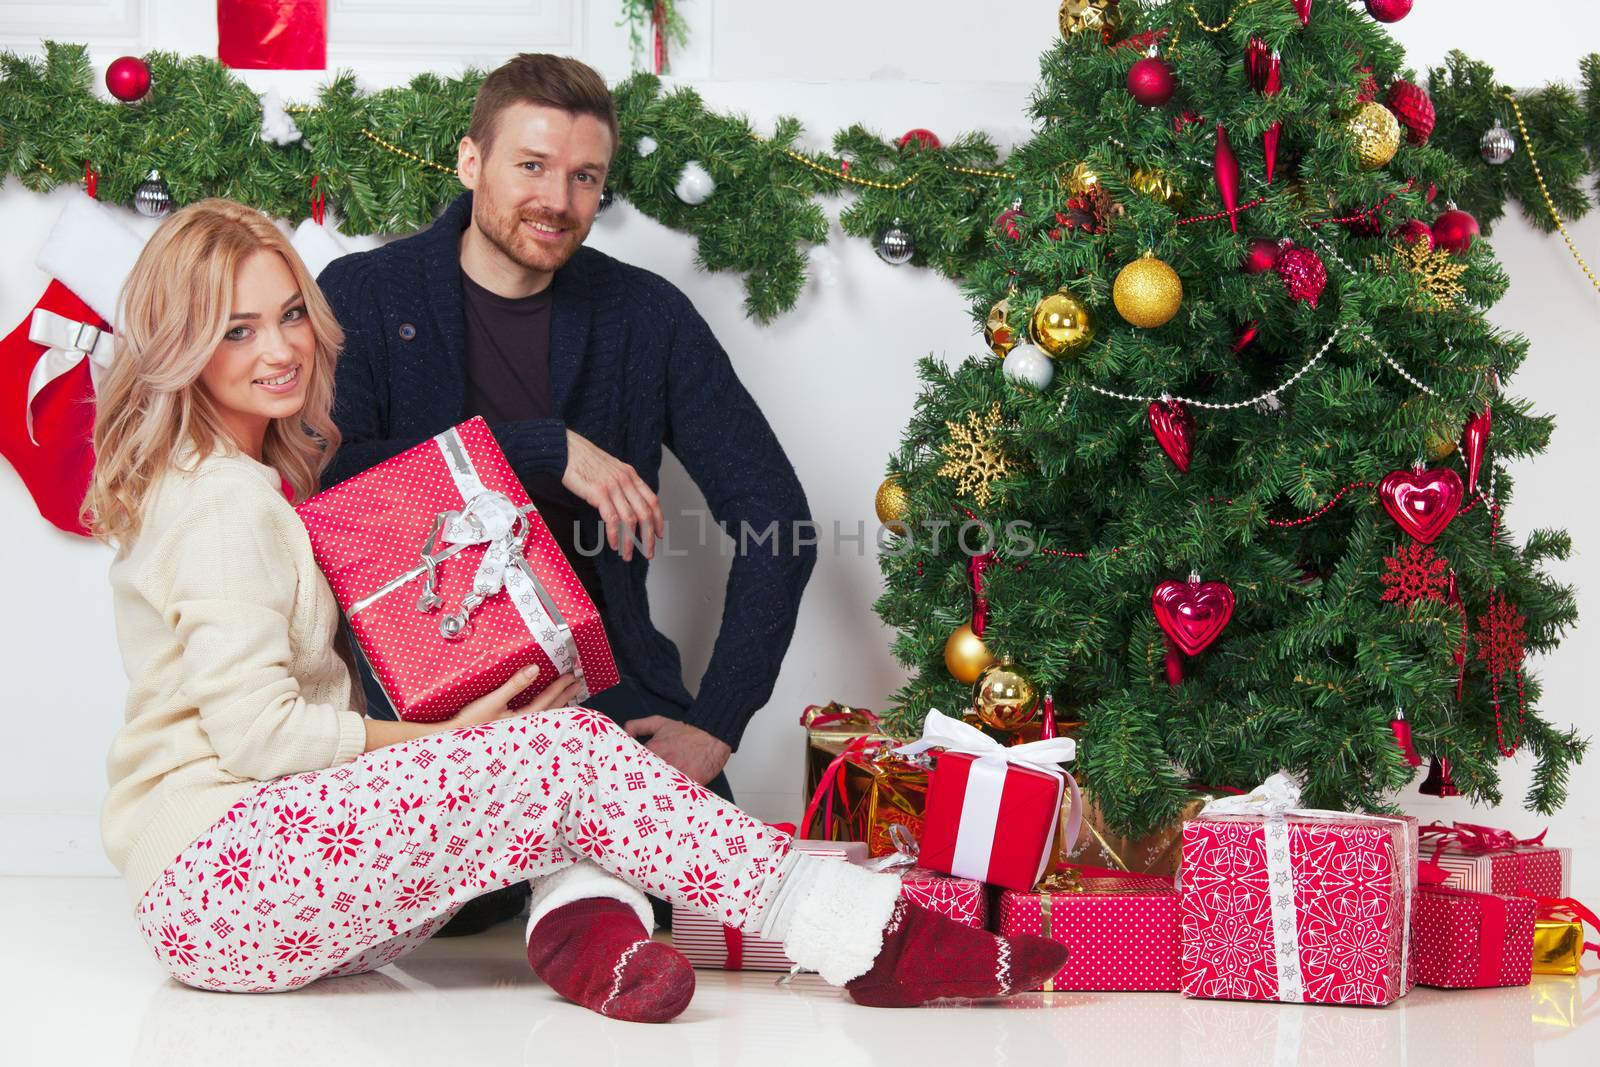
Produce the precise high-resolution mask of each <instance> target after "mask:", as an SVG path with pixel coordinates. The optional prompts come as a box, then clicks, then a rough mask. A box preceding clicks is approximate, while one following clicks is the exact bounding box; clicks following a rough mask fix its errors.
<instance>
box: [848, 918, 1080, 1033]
mask: <svg viewBox="0 0 1600 1067" xmlns="http://www.w3.org/2000/svg"><path fill="white" fill-rule="evenodd" d="M1066 962H1067V949H1066V946H1064V945H1061V944H1058V943H1057V942H1055V941H1050V940H1048V939H1046V938H1042V937H1026V936H1022V937H1013V938H1005V937H996V936H995V935H994V934H991V933H988V932H987V931H984V930H974V929H973V928H972V927H970V926H963V925H961V924H960V923H958V922H956V921H955V920H953V919H947V918H945V917H944V916H943V915H940V914H938V913H936V912H932V911H928V910H927V909H926V908H920V907H918V906H917V905H915V904H909V903H907V902H906V901H904V900H901V901H899V902H897V903H896V904H895V908H894V914H893V916H892V917H891V918H890V919H889V925H888V926H886V927H885V928H884V931H883V950H882V951H881V952H879V953H878V956H877V959H876V960H874V961H873V964H872V969H871V970H870V971H868V972H867V973H866V974H864V975H862V976H861V977H859V978H856V979H854V980H853V981H851V982H850V983H849V984H848V985H846V986H845V989H846V990H848V991H849V993H850V998H851V999H852V1000H854V1001H855V1002H856V1003H857V1004H865V1005H866V1006H868V1007H871V1008H912V1007H916V1006H917V1005H918V1004H924V1003H926V1002H928V1001H930V1000H937V999H939V998H940V997H1004V996H1010V995H1011V994H1012V993H1014V992H1022V991H1025V990H1029V989H1037V988H1038V987H1039V986H1041V985H1043V984H1044V981H1045V979H1047V978H1053V977H1054V976H1055V975H1056V973H1057V972H1059V971H1060V970H1061V968H1062V967H1063V966H1064V965H1065V964H1066Z"/></svg>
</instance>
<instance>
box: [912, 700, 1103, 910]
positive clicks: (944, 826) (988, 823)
mask: <svg viewBox="0 0 1600 1067" xmlns="http://www.w3.org/2000/svg"><path fill="white" fill-rule="evenodd" d="M930 749H943V751H942V752H941V753H940V754H939V755H938V756H937V757H936V762H935V764H934V768H933V773H932V774H930V775H929V776H928V807H927V811H926V813H925V815H924V817H923V823H922V840H921V843H920V845H921V848H920V851H919V853H918V856H917V862H919V863H921V864H922V865H923V866H924V867H928V868H931V869H933V870H935V871H939V872H941V873H944V874H953V875H956V876H957V877H959V878H971V879H972V880H974V881H978V882H987V883H989V884H990V885H997V886H1000V887H1002V888H1004V889H1019V890H1023V891H1026V890H1029V889H1032V888H1033V887H1034V885H1035V883H1037V882H1038V881H1039V878H1040V877H1041V876H1042V875H1043V874H1044V872H1045V868H1046V867H1047V866H1048V865H1049V863H1050V858H1051V854H1052V853H1051V848H1050V844H1051V840H1052V838H1053V837H1054V835H1055V828H1056V820H1057V817H1058V815H1059V814H1060V811H1061V794H1062V792H1063V790H1064V789H1066V788H1067V787H1068V786H1069V785H1070V787H1071V789H1072V809H1071V811H1072V814H1071V816H1070V817H1069V820H1068V826H1067V827H1066V828H1065V829H1064V831H1063V839H1064V840H1065V842H1066V844H1065V847H1064V849H1063V851H1070V850H1071V848H1072V845H1073V843H1074V842H1075V841H1076V839H1077V836H1078V826H1079V824H1080V813H1081V811H1082V807H1083V805H1082V801H1081V798H1080V796H1079V793H1078V784H1077V782H1075V781H1073V779H1072V776H1071V775H1070V774H1067V773H1066V772H1064V771H1062V770H1061V769H1060V764H1062V763H1065V762H1067V761H1069V760H1071V759H1072V758H1073V756H1074V755H1075V754H1076V752H1077V743H1076V742H1074V741H1073V740H1072V738H1070V737H1052V738H1049V739H1047V740H1043V741H1030V742H1028V743H1027V744H1024V745H1013V746H1011V747H1009V748H1007V747H1006V746H1004V745H1002V744H1000V742H998V741H996V740H994V738H992V737H990V736H989V735H988V734H985V733H984V732H983V731H982V730H979V729H978V728H977V727H975V726H971V725H969V724H967V723H964V722H962V721H961V720H960V719H953V718H951V717H950V716H948V715H944V714H942V713H940V712H939V711H938V710H937V709H933V710H930V711H929V712H928V717H927V719H926V720H925V721H924V723H923V727H922V738H921V739H920V740H918V741H915V742H913V743H911V744H909V745H905V746H902V747H901V748H898V749H896V750H895V751H896V752H897V753H898V754H900V755H907V756H912V755H917V754H919V753H922V752H927V751H929V750H930Z"/></svg>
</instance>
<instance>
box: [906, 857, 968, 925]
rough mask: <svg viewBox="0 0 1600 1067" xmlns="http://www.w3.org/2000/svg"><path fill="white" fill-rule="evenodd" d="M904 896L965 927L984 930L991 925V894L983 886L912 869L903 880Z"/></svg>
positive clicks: (926, 870)
mask: <svg viewBox="0 0 1600 1067" xmlns="http://www.w3.org/2000/svg"><path fill="white" fill-rule="evenodd" d="M900 895H901V896H902V897H905V898H906V899H907V900H909V901H910V902H911V903H913V904H917V905H920V906H922V907H924V908H927V909H928V910H929V911H932V912H937V913H938V914H940V915H943V916H944V917H945V918H947V919H954V920H955V921H956V922H958V923H961V924H962V925H963V926H970V927H973V928H974V929H977V930H982V929H984V928H985V927H987V926H988V925H989V892H988V890H986V889H985V888H984V886H983V883H982V882H975V881H973V880H972V879H970V878H952V877H950V876H949V875H944V874H940V873H938V872H937V871H930V870H928V869H927V868H926V867H912V868H911V869H909V870H907V871H906V872H905V874H903V875H901V877H900Z"/></svg>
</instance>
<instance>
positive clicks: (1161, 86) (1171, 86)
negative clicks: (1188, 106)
mask: <svg viewBox="0 0 1600 1067" xmlns="http://www.w3.org/2000/svg"><path fill="white" fill-rule="evenodd" d="M1177 91H1178V79H1177V77H1176V76H1175V75H1174V74H1173V73H1172V68H1171V67H1169V66H1168V65H1167V61H1166V60H1164V59H1159V58H1157V57H1156V56H1146V57H1145V58H1144V59H1141V60H1139V62H1137V63H1135V64H1134V65H1133V66H1132V67H1130V68H1129V69H1128V92H1129V93H1131V94H1133V98H1134V100H1136V101H1138V102H1139V103H1140V104H1143V105H1144V106H1145V107H1160V106H1161V105H1163V104H1165V103H1166V102H1167V101H1168V100H1171V99H1172V96H1173V94H1174V93H1176V92H1177Z"/></svg>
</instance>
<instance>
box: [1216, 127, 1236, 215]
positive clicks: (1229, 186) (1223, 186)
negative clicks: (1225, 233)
mask: <svg viewBox="0 0 1600 1067" xmlns="http://www.w3.org/2000/svg"><path fill="white" fill-rule="evenodd" d="M1216 170H1217V192H1219V193H1221V194H1222V206H1223V208H1225V209H1226V210H1227V212H1228V225H1229V226H1231V227H1233V232H1234V233H1238V232H1239V159H1238V157H1237V156H1235V155H1234V154H1233V146H1232V145H1231V144H1229V143H1228V131H1227V130H1226V129H1224V128H1223V125H1222V123H1220V122H1219V123H1217V156H1216Z"/></svg>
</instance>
